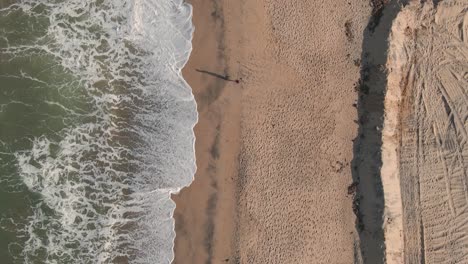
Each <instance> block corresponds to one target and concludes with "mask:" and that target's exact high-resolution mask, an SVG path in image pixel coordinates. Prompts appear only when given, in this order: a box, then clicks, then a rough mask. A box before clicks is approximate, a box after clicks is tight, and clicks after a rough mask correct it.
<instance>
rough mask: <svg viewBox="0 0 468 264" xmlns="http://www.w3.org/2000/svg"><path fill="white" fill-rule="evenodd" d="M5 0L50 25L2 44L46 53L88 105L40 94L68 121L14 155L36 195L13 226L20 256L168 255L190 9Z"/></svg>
mask: <svg viewBox="0 0 468 264" xmlns="http://www.w3.org/2000/svg"><path fill="white" fill-rule="evenodd" d="M11 8H14V9H21V10H23V12H26V13H29V14H30V15H31V16H47V17H48V19H49V22H50V25H49V27H48V30H47V35H46V36H43V37H39V38H38V39H37V40H36V41H35V43H34V44H33V45H17V46H14V45H12V46H10V47H8V49H5V50H4V51H3V52H10V53H18V54H19V53H25V52H26V53H27V52H28V51H29V50H32V49H34V50H39V51H41V52H45V53H47V54H50V55H52V56H54V57H55V58H56V59H57V61H59V62H60V63H61V64H62V66H63V67H64V68H65V69H67V70H68V71H69V72H70V73H72V74H73V75H74V76H76V77H77V78H78V79H79V81H80V82H81V83H82V85H83V87H84V89H83V91H82V96H79V97H77V98H76V100H85V103H86V104H85V105H86V106H87V108H88V109H82V110H83V111H81V110H80V111H77V110H76V109H70V108H69V107H68V106H67V105H64V104H62V103H60V102H54V101H47V102H46V103H47V104H48V105H50V106H55V107H57V108H60V109H62V110H64V112H65V113H66V119H67V120H66V123H67V124H69V125H68V126H67V127H66V128H64V129H62V131H60V133H59V134H60V136H59V137H49V136H47V135H43V136H40V137H36V138H34V139H33V144H32V146H33V147H32V148H31V149H27V150H21V151H17V152H16V153H15V157H16V160H17V164H18V170H19V173H20V175H21V178H22V180H23V183H24V184H25V185H26V186H27V187H28V189H29V190H31V191H34V192H37V193H38V194H40V196H41V202H40V203H38V204H37V205H35V207H34V208H33V209H32V214H31V216H30V217H29V219H28V221H27V224H25V225H24V227H23V228H22V232H23V235H25V236H26V237H27V241H26V242H25V244H24V245H21V248H22V253H21V254H22V256H21V259H22V260H23V261H24V263H37V260H42V261H45V262H46V263H112V262H113V261H117V260H119V259H120V260H123V259H126V260H128V261H129V262H130V263H170V262H171V261H172V259H173V240H174V236H175V233H174V220H173V218H172V214H173V210H174V207H175V205H174V203H173V201H172V200H171V199H170V195H171V193H174V192H177V191H179V190H180V189H181V188H182V187H184V186H187V185H188V184H190V183H191V181H192V180H193V175H194V172H195V160H194V135H193V126H194V124H195V123H196V121H197V113H196V105H195V101H194V98H193V95H192V93H191V90H190V88H189V87H188V85H187V84H186V82H185V81H184V80H183V78H182V76H181V73H180V70H181V68H182V67H183V66H184V65H185V63H186V61H187V59H188V56H189V54H190V51H191V38H192V32H193V26H192V23H191V16H192V10H191V7H190V6H189V5H188V4H186V3H184V2H183V1H182V0H130V1H128V0H93V1H91V0H68V1H56V0H25V1H22V2H21V3H20V4H17V5H14V6H13V7H11ZM25 78H30V79H31V80H39V79H34V78H35V77H32V76H28V75H25ZM42 82H43V81H42ZM49 85H52V84H49ZM55 87H57V89H59V90H60V91H61V93H62V94H66V90H67V89H69V85H68V84H67V83H61V84H56V86H55ZM65 96H66V95H65ZM73 96H76V94H73Z"/></svg>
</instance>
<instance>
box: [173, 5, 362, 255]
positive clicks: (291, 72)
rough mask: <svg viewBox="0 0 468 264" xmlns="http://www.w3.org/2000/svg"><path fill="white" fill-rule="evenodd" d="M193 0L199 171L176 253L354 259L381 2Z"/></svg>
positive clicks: (191, 78)
mask: <svg viewBox="0 0 468 264" xmlns="http://www.w3.org/2000/svg"><path fill="white" fill-rule="evenodd" d="M191 4H192V5H193V7H194V24H195V27H196V30H195V36H194V41H193V48H194V49H193V52H192V56H191V58H190V60H189V63H188V64H187V66H186V67H185V69H184V77H185V78H186V80H187V81H188V83H189V84H190V85H191V86H192V88H193V91H194V94H195V98H196V100H197V102H198V110H199V113H200V122H199V123H198V125H197V126H196V128H195V134H196V137H197V140H196V146H195V148H196V156H197V165H198V171H197V174H196V176H195V181H194V182H193V184H192V185H191V186H190V187H189V188H186V189H184V190H183V191H182V192H181V193H180V195H178V196H176V197H175V198H174V199H175V200H176V202H177V209H176V212H175V218H176V234H177V236H176V241H175V255H176V257H175V260H174V263H178V264H185V263H308V264H309V263H354V262H355V258H356V259H359V256H360V249H359V234H358V233H357V231H356V228H355V222H356V217H355V215H354V213H353V206H352V204H353V193H354V191H353V189H352V188H351V190H350V193H349V194H348V187H349V186H350V185H351V184H352V182H353V175H352V168H351V162H352V159H353V140H354V138H355V137H356V135H357V130H358V129H357V128H358V125H357V124H356V122H357V121H356V120H357V113H356V108H355V107H356V102H357V98H358V95H357V93H356V91H355V83H356V82H357V81H358V79H359V78H360V68H359V60H360V59H361V57H362V54H361V45H362V41H363V40H362V36H363V34H362V32H363V30H364V28H365V27H366V24H367V23H368V17H369V15H370V12H371V7H370V6H369V3H368V2H367V1H338V2H330V1H325V0H323V1H315V2H314V3H313V4H312V3H310V1H306V0H299V1H280V0H269V1H267V0H258V1H247V0H239V1H232V0H223V1H209V0H193V1H191ZM196 69H199V70H204V71H210V72H213V73H216V74H220V75H229V76H230V78H232V79H239V83H236V82H229V81H224V80H222V79H220V78H216V77H214V76H213V75H210V74H208V73H202V72H198V71H197V70H196ZM353 105H354V106H353Z"/></svg>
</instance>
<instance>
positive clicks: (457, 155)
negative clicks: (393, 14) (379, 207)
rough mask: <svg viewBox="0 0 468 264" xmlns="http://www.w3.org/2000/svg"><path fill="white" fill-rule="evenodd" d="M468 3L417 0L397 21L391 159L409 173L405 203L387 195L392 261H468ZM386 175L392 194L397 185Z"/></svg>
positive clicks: (389, 104) (402, 173) (391, 63)
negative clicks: (422, 0) (422, 1)
mask: <svg viewBox="0 0 468 264" xmlns="http://www.w3.org/2000/svg"><path fill="white" fill-rule="evenodd" d="M437 2H439V1H437ZM467 10H468V2H467V1H463V0H447V1H440V2H439V3H438V4H437V3H434V4H433V3H432V2H431V1H428V2H426V3H419V1H414V2H412V3H411V4H410V5H408V6H407V7H405V8H404V9H403V10H402V11H401V12H400V13H399V15H398V16H397V18H396V20H395V22H394V24H393V28H392V36H391V38H390V52H389V59H388V64H387V67H388V71H389V85H388V93H387V98H386V116H387V120H389V119H390V120H395V117H397V119H398V127H388V130H387V131H388V132H389V134H387V135H390V134H392V133H391V132H393V134H392V136H393V138H391V137H388V138H386V139H384V141H385V140H389V141H391V142H390V143H389V144H387V146H393V147H394V151H393V153H391V149H387V150H389V151H390V154H389V155H384V156H383V163H384V169H385V167H386V163H388V164H396V166H397V167H393V168H390V171H387V172H386V173H387V176H390V175H391V174H393V176H394V178H393V181H395V180H396V181H397V180H398V179H399V180H400V181H401V183H400V186H401V195H402V196H401V198H402V205H403V206H402V207H401V206H400V207H399V206H398V201H397V200H393V201H391V200H388V199H387V197H386V204H387V210H386V216H387V218H386V222H387V229H386V232H385V234H386V246H387V259H389V258H388V255H392V256H393V259H390V260H391V261H388V263H468V254H467V253H468V251H467V245H468V224H467V218H468V215H467V213H468V212H467V208H468V207H467V206H468V182H467V181H468V178H467V163H468V146H467V139H468V138H467V122H466V120H467V117H468V109H467V100H468V97H467V88H468V81H467V77H468V39H467V38H468V14H467ZM386 122H387V121H386ZM393 125H395V123H393ZM392 128H393V131H390V130H392ZM386 129H387V128H386ZM384 134H385V133H384ZM384 145H385V143H384ZM384 152H385V148H384ZM388 153H389V152H387V154H388ZM395 154H396V155H395ZM395 158H396V159H397V162H395ZM387 167H388V166H387ZM390 167H392V166H390ZM395 168H396V170H395ZM387 169H389V168H387ZM382 175H383V176H382V177H383V181H384V190H385V194H386V196H387V193H391V192H393V191H395V190H396V189H397V188H396V187H395V186H394V185H393V184H392V185H386V184H385V180H384V178H385V177H384V175H385V173H384V171H383V172H382ZM391 181H392V180H391V179H390V182H391ZM387 182H388V181H387ZM400 204H401V203H400ZM401 224H402V225H401ZM402 231H403V232H402ZM401 234H404V235H401ZM402 248H403V254H402V253H401V249H402ZM389 251H392V252H390V254H389ZM398 251H400V252H398ZM402 259H404V261H403V260H402Z"/></svg>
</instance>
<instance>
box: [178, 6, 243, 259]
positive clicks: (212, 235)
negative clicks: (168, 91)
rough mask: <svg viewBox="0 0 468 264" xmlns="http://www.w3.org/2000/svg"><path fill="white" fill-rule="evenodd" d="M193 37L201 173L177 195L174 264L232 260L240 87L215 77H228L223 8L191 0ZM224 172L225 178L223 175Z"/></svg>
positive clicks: (190, 78) (190, 68) (189, 74)
mask: <svg viewBox="0 0 468 264" xmlns="http://www.w3.org/2000/svg"><path fill="white" fill-rule="evenodd" d="M189 3H190V4H191V5H192V7H193V23H194V25H195V32H194V36H193V41H192V53H191V56H190V59H189V61H188V63H187V64H186V65H185V67H184V68H183V70H182V72H183V76H184V78H185V80H186V81H187V82H188V83H189V84H190V86H191V87H192V92H193V94H194V97H195V99H196V102H197V109H198V113H199V122H198V123H197V125H196V126H195V129H194V131H195V135H196V140H195V153H196V162H197V168H198V169H197V172H196V174H195V180H194V181H193V182H192V184H191V185H190V186H189V187H186V188H184V189H182V190H181V191H180V193H179V194H177V195H173V200H174V201H175V202H176V205H177V206H176V210H175V212H174V218H175V221H176V226H175V230H176V239H175V244H174V251H175V258H174V261H173V263H181V264H185V263H187V260H190V262H191V263H205V261H206V260H207V259H215V260H217V261H222V260H225V259H227V258H229V256H231V255H233V252H232V249H233V244H234V241H231V242H229V241H225V242H224V243H219V242H217V241H219V240H226V239H225V237H226V236H227V237H232V236H233V235H234V229H235V223H234V218H235V201H236V199H235V187H236V186H235V177H236V175H235V173H236V171H237V169H236V161H237V151H236V148H237V146H238V142H237V141H236V138H238V135H239V133H238V132H237V130H238V129H239V126H238V123H239V122H237V123H236V122H235V120H236V119H238V118H239V117H238V113H239V107H240V104H239V102H238V101H236V95H235V94H233V92H234V91H235V89H236V88H237V87H238V84H237V83H235V82H227V81H226V80H223V79H221V78H217V77H216V76H215V75H220V76H226V75H230V74H229V72H228V70H229V69H228V66H227V63H226V60H227V58H226V56H225V50H224V46H223V42H224V25H223V24H224V21H223V19H222V12H223V11H222V7H221V6H218V5H216V2H211V1H204V0H193V1H189ZM210 73H212V74H210ZM220 172H222V173H220Z"/></svg>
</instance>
